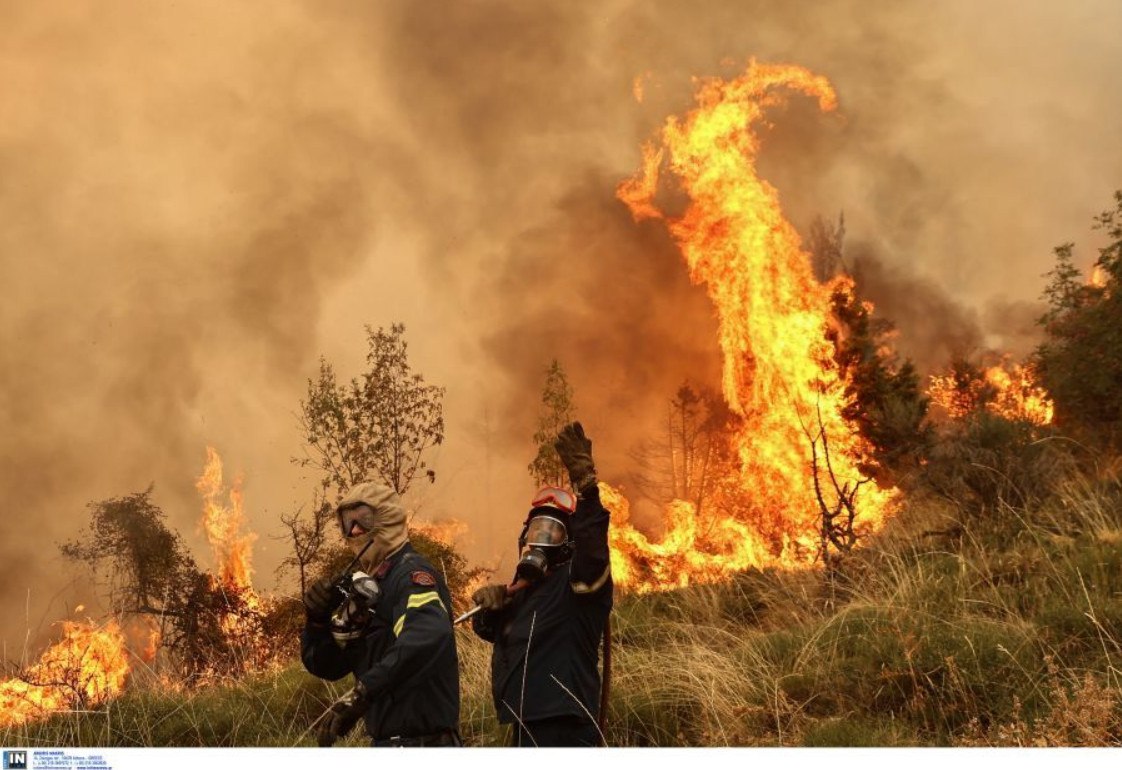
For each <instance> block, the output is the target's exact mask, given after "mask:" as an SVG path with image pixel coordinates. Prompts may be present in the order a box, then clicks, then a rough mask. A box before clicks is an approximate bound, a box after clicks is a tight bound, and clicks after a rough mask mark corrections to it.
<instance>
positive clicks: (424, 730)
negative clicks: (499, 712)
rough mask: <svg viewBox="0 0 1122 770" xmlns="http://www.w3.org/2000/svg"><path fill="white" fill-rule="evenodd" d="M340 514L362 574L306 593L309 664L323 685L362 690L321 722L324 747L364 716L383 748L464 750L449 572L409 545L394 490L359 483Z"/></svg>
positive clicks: (304, 647)
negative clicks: (343, 683)
mask: <svg viewBox="0 0 1122 770" xmlns="http://www.w3.org/2000/svg"><path fill="white" fill-rule="evenodd" d="M336 516H337V519H338V522H339V527H340V531H341V532H342V534H343V538H344V539H345V540H346V542H347V544H348V546H350V548H351V550H352V551H353V552H354V553H355V554H356V561H358V564H359V566H360V567H361V569H360V570H359V571H357V572H355V573H353V575H344V576H342V577H341V578H336V579H332V578H323V579H321V580H319V581H317V582H315V583H313V584H312V585H311V586H310V587H309V588H308V590H307V591H306V592H305V594H304V606H305V609H306V610H307V623H306V625H305V627H304V632H303V634H302V636H301V640H300V647H301V658H302V660H303V661H304V667H305V668H306V669H307V670H308V671H309V672H311V673H312V674H315V675H316V676H318V677H320V678H322V679H329V680H331V681H336V680H339V679H342V678H343V677H344V676H346V675H347V674H353V675H354V680H355V684H354V687H353V688H352V689H351V690H350V691H348V692H347V693H346V694H345V695H343V696H342V697H341V698H339V699H338V700H337V701H335V702H334V703H333V704H332V705H331V707H330V709H329V710H328V711H327V713H325V714H324V715H323V717H322V718H321V719H320V720H319V723H318V734H317V738H318V741H319V745H320V746H331V745H332V744H334V743H335V742H336V741H337V740H339V739H341V738H343V737H345V736H346V735H347V734H348V733H349V732H351V730H352V729H353V728H354V726H355V725H356V724H357V723H358V720H359V719H365V724H366V732H367V734H369V736H370V738H371V741H372V744H371V745H374V746H458V745H460V737H459V733H458V726H459V717H460V689H459V663H458V659H457V656H456V638H455V635H454V634H453V632H452V621H451V618H450V617H449V612H450V610H451V607H452V601H451V597H450V595H449V593H448V587H447V585H446V584H445V581H444V577H443V575H441V574H440V573H439V572H437V571H436V570H435V569H433V567H432V565H431V564H429V563H428V562H427V561H426V560H425V559H424V557H422V556H421V555H420V554H419V553H417V552H416V551H415V550H413V547H412V546H411V545H410V544H409V541H408V529H407V524H406V515H405V509H404V507H402V504H401V498H400V497H398V495H397V493H395V492H394V491H393V490H392V489H389V488H388V487H385V486H382V485H380V484H377V483H372V482H371V483H365V484H359V485H358V486H356V487H354V488H353V489H351V490H350V491H349V492H348V493H347V495H346V496H345V497H344V498H343V500H342V502H340V503H339V506H338V508H337V511H336ZM364 549H365V550H364ZM359 556H361V558H358V557H359Z"/></svg>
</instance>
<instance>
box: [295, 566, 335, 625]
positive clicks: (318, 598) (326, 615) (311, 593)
mask: <svg viewBox="0 0 1122 770" xmlns="http://www.w3.org/2000/svg"><path fill="white" fill-rule="evenodd" d="M344 598H345V597H344V596H343V594H342V592H341V591H339V590H338V589H337V588H336V587H335V581H334V580H332V579H331V578H329V577H323V578H320V579H319V580H317V581H316V582H314V583H312V584H311V585H310V586H308V590H306V591H305V592H304V609H305V610H306V611H307V613H308V620H314V621H316V622H318V623H326V622H327V621H329V620H331V613H333V612H334V611H335V608H336V607H338V606H339V605H340V604H342V603H343V599H344Z"/></svg>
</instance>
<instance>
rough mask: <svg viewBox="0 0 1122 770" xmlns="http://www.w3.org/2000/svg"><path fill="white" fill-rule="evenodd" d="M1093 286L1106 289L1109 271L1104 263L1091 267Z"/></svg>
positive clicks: (1091, 282)
mask: <svg viewBox="0 0 1122 770" xmlns="http://www.w3.org/2000/svg"><path fill="white" fill-rule="evenodd" d="M1090 284H1091V286H1093V287H1094V288H1096V289H1105V288H1106V284H1107V273H1106V270H1105V269H1104V268H1103V266H1102V265H1095V266H1094V267H1093V268H1092V269H1091V280H1090Z"/></svg>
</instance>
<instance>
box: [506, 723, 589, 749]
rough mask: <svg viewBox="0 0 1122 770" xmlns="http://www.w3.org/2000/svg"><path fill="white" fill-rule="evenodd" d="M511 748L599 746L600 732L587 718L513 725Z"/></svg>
mask: <svg viewBox="0 0 1122 770" xmlns="http://www.w3.org/2000/svg"><path fill="white" fill-rule="evenodd" d="M510 745H511V746H522V747H524V748H525V747H533V746H538V747H545V746H599V745H600V731H599V730H597V729H596V724H595V723H594V722H591V721H590V720H589V719H588V717H574V716H566V717H553V718H551V719H539V720H537V721H534V722H525V723H524V724H521V725H520V724H517V723H515V725H514V734H513V735H512V736H511V741H510Z"/></svg>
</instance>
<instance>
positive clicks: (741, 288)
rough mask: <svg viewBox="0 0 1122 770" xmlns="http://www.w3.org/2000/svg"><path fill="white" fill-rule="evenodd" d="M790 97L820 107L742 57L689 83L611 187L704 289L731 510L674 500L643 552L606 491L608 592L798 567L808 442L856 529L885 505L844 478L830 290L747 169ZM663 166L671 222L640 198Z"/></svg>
mask: <svg viewBox="0 0 1122 770" xmlns="http://www.w3.org/2000/svg"><path fill="white" fill-rule="evenodd" d="M791 91H795V92H799V93H802V94H805V95H807V96H811V97H814V98H816V99H817V100H818V103H819V106H820V107H821V109H823V110H832V109H834V107H835V106H836V98H835V95H834V91H833V89H832V88H831V86H830V83H829V82H828V81H827V80H826V79H825V78H823V77H820V76H816V75H814V74H812V73H811V72H809V71H808V70H806V69H804V68H802V67H798V66H793V65H769V64H758V63H756V62H751V63H750V64H749V67H748V69H747V71H746V72H745V73H744V74H743V75H741V76H740V77H738V78H735V79H732V80H721V79H710V80H705V81H703V82H702V83H701V87H700V89H699V91H698V95H697V100H698V106H697V108H696V109H695V110H693V111H691V112H690V113H688V114H687V115H686V116H685V117H683V118H678V117H671V118H669V119H668V120H667V122H666V125H665V126H664V128H663V130H662V132H661V135H660V137H659V141H658V142H657V143H651V144H648V145H647V146H645V147H644V148H643V157H644V163H643V168H642V170H641V172H640V173H639V174H638V175H637V176H636V177H635V178H633V179H630V180H628V181H626V182H624V183H623V184H622V185H620V188H619V190H618V196H619V198H620V199H621V200H623V201H624V202H625V203H626V204H627V205H628V206H629V207H630V209H631V211H632V214H633V215H634V216H635V218H636V219H637V220H639V219H644V218H652V217H657V218H661V219H664V220H665V221H666V222H667V226H668V227H669V230H670V232H671V234H672V235H673V236H674V238H675V240H676V241H677V242H678V244H679V247H680V248H681V251H682V254H683V256H684V258H685V260H686V264H687V265H688V267H689V272H690V277H691V278H692V279H693V281H695V282H697V283H704V284H705V286H706V288H707V290H708V293H709V296H710V298H711V299H712V301H713V303H714V305H715V307H716V311H717V317H718V328H719V337H720V338H719V343H720V348H721V351H722V353H723V362H724V364H723V377H722V392H723V395H724V398H725V400H726V401H727V403H728V405H729V407H730V409H731V410H732V411H733V412H734V413H735V414H736V415H739V416H740V418H742V420H741V424H740V427H739V429H738V430H737V434H736V436H735V438H734V445H735V448H736V452H737V455H738V457H739V476H738V479H737V482H738V486H739V493H740V494H738V495H737V496H736V499H737V502H736V503H735V504H733V501H732V500H727V501H726V503H725V505H723V506H721V505H717V506H708V510H709V513H708V514H706V515H704V516H698V515H696V513H695V511H694V509H693V507H692V506H691V505H690V504H689V503H685V502H681V501H676V502H675V503H673V504H672V505H671V507H670V509H669V511H668V512H667V521H666V534H665V536H664V538H663V540H662V541H661V542H658V543H652V542H650V541H649V540H648V539H647V538H646V537H645V536H643V534H642V533H640V532H638V531H637V530H635V529H634V528H633V527H631V525H630V524H629V523H628V522H627V509H626V501H624V500H623V499H622V497H621V496H620V495H619V494H618V493H615V492H614V491H613V490H606V494H605V497H606V499H607V500H608V501H609V508H611V509H612V511H613V516H614V518H613V525H614V529H615V531H614V533H613V535H612V539H613V543H612V545H613V550H614V554H613V569H614V574H615V576H616V581H617V582H618V583H619V584H620V585H621V586H632V587H634V588H636V589H638V590H650V589H657V588H664V587H672V586H680V585H686V584H688V583H690V582H708V581H712V580H717V579H720V578H722V577H724V576H727V575H728V574H729V573H730V572H733V571H738V570H743V569H745V568H747V567H751V566H766V565H772V564H779V565H785V566H795V565H798V564H806V563H809V562H811V561H813V560H814V558H815V557H816V555H818V552H819V548H818V544H819V542H820V536H821V532H820V522H821V515H820V508H819V501H818V498H817V496H816V492H815V486H816V485H815V483H814V482H815V474H814V472H812V470H811V468H812V462H813V461H814V457H812V448H811V446H812V441H814V442H816V449H815V451H816V453H817V455H816V456H817V465H818V482H819V483H818V485H817V486H818V487H819V488H820V489H821V490H822V492H823V495H824V497H825V498H826V500H825V502H826V504H827V506H828V507H831V506H833V505H834V504H835V503H836V502H837V498H838V496H839V495H841V494H844V493H845V491H846V490H852V489H853V488H854V487H855V486H856V485H857V484H858V483H861V482H863V483H862V486H861V487H860V495H859V497H858V498H857V505H858V507H859V509H860V522H859V526H860V528H861V530H862V531H863V532H868V531H871V530H873V529H875V528H877V527H878V526H879V525H880V524H881V523H882V521H883V519H884V517H885V515H886V513H887V511H888V508H889V506H890V502H891V498H892V492H891V491H890V490H882V489H879V488H878V487H877V486H876V484H875V483H873V482H871V481H867V480H864V476H863V475H862V473H861V472H860V471H859V466H864V467H869V466H870V465H871V463H870V459H869V448H868V447H867V446H866V445H865V443H864V442H863V440H862V439H861V438H860V436H859V434H858V432H857V429H856V426H855V425H853V424H851V423H850V422H849V421H848V420H846V419H845V418H844V417H843V415H842V410H843V408H844V406H845V404H846V399H845V386H846V382H845V380H844V378H843V376H842V375H841V374H840V373H839V371H838V367H837V366H836V364H835V362H834V352H835V351H834V346H833V343H831V342H830V341H829V340H828V338H827V331H828V329H829V328H830V326H831V315H830V295H831V291H832V289H833V284H830V285H823V284H820V283H819V282H818V281H816V280H815V278H814V275H813V272H812V269H811V265H810V260H809V257H808V255H807V254H806V253H805V252H804V251H803V250H802V247H801V242H800V239H799V236H798V234H797V233H796V232H795V229H794V227H793V226H792V225H791V224H790V223H789V222H788V221H787V220H786V219H785V218H784V216H783V212H782V209H781V208H780V205H779V197H778V193H777V191H776V190H775V188H774V187H772V186H771V185H770V184H768V183H767V182H766V181H764V180H763V179H761V178H760V177H759V176H758V174H757V171H756V157H757V154H758V152H759V149H760V138H759V136H758V134H757V133H756V130H757V128H758V127H759V126H761V125H765V124H766V116H765V113H766V111H767V110H768V109H769V108H772V107H775V106H778V105H781V104H783V103H784V102H785V100H786V98H787V94H788V92H791ZM664 161H665V163H664ZM664 166H665V167H666V168H668V170H669V172H670V173H671V174H672V175H673V177H674V179H675V180H676V182H677V184H678V185H679V186H680V187H681V189H682V190H683V191H684V192H685V193H686V195H687V196H688V205H687V206H686V209H685V212H684V213H683V214H682V215H681V216H680V217H674V216H670V215H667V214H666V213H664V212H663V211H662V210H661V209H660V208H659V206H658V205H657V204H656V202H655V194H656V192H657V189H658V186H659V172H660V169H661V168H663V167H664ZM847 280H848V279H845V278H839V279H836V281H835V282H837V281H847ZM822 437H825V439H826V440H827V442H828V452H829V460H830V466H831V468H832V478H830V477H827V474H828V473H829V471H828V470H827V469H826V468H825V467H824V466H825V464H824V448H823V446H822V442H821V439H822ZM834 481H836V482H837V484H836V485H835V484H834V483H833V482H834ZM715 509H716V510H715Z"/></svg>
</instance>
